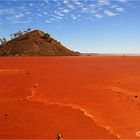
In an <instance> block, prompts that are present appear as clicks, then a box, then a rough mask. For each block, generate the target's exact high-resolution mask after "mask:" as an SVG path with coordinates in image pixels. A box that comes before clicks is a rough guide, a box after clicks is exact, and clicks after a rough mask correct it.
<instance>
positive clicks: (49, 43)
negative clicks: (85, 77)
mask: <svg viewBox="0 0 140 140" xmlns="http://www.w3.org/2000/svg"><path fill="white" fill-rule="evenodd" d="M76 55H79V53H78V52H74V51H71V50H69V49H67V48H66V47H64V46H63V45H62V44H61V43H60V42H58V41H56V40H55V39H53V38H52V37H50V35H49V34H48V33H44V32H42V31H39V30H34V31H31V32H28V33H26V34H24V35H20V36H18V37H16V38H14V39H11V40H10V41H8V42H6V43H4V44H3V45H2V47H0V56H76Z"/></svg>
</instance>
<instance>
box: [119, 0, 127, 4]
mask: <svg viewBox="0 0 140 140" xmlns="http://www.w3.org/2000/svg"><path fill="white" fill-rule="evenodd" d="M118 1H119V2H120V3H127V2H128V0H118Z"/></svg>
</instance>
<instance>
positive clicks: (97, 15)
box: [95, 14, 104, 19]
mask: <svg viewBox="0 0 140 140" xmlns="http://www.w3.org/2000/svg"><path fill="white" fill-rule="evenodd" d="M95 17H96V18H98V19H100V18H103V17H104V16H103V15H101V14H96V15H95Z"/></svg>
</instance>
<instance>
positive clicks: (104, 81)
mask: <svg viewBox="0 0 140 140" xmlns="http://www.w3.org/2000/svg"><path fill="white" fill-rule="evenodd" d="M58 133H60V134H61V135H63V138H65V139H67V138H69V139H72V138H74V139H88V138H90V139H92V138H107V139H109V138H114V139H115V138H125V139H128V138H134V139H140V57H107V56H106V57H25V58H22V57H20V58H18V57H14V58H10V57H9V58H8V57H7V58H0V138H1V139H3V138H14V139H15V138H22V139H23V138H55V137H56V135H57V134H58Z"/></svg>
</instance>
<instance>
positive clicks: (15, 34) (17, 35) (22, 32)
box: [10, 28, 31, 39]
mask: <svg viewBox="0 0 140 140" xmlns="http://www.w3.org/2000/svg"><path fill="white" fill-rule="evenodd" d="M30 31H31V29H30V28H28V29H27V30H24V31H18V32H16V33H13V34H11V35H10V36H11V39H14V38H16V37H19V36H21V35H25V34H27V33H28V32H30Z"/></svg>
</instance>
